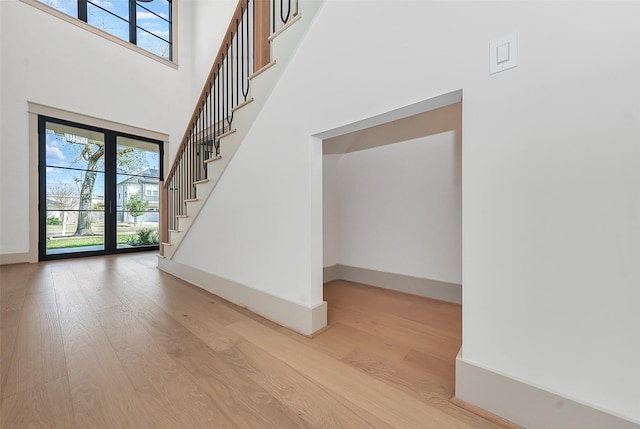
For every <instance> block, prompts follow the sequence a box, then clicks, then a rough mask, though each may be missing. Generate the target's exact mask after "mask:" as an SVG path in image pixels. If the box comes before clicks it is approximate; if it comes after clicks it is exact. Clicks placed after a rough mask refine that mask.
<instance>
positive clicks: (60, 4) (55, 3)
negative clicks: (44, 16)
mask: <svg viewBox="0 0 640 429" xmlns="http://www.w3.org/2000/svg"><path fill="white" fill-rule="evenodd" d="M39 1H40V3H43V4H46V5H47V6H51V7H52V8H54V9H57V10H59V11H60V12H63V13H66V14H67V15H69V16H72V17H74V18H77V17H78V0H39Z"/></svg>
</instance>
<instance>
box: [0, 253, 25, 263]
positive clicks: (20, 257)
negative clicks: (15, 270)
mask: <svg viewBox="0 0 640 429" xmlns="http://www.w3.org/2000/svg"><path fill="white" fill-rule="evenodd" d="M28 262H31V254H30V253H29V252H25V253H1V254H0V265H10V264H24V263H28Z"/></svg>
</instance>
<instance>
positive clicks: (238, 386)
mask: <svg viewBox="0 0 640 429" xmlns="http://www.w3.org/2000/svg"><path fill="white" fill-rule="evenodd" d="M0 297H1V304H2V305H1V320H0V323H1V324H0V335H1V337H0V338H1V349H0V370H1V374H0V375H1V377H2V378H1V379H0V388H1V390H0V398H1V400H2V405H1V413H0V427H2V428H3V429H9V428H39V427H42V428H45V427H46V428H134V429H140V428H275V429H286V428H376V429H382V428H401V429H409V428H495V427H498V426H496V425H494V424H493V423H491V422H489V421H487V420H484V419H482V418H480V417H479V416H477V415H475V414H472V413H470V412H468V411H465V410H463V409H461V408H458V407H457V406H455V405H453V404H452V403H451V402H449V400H448V399H449V398H450V397H451V395H452V394H453V388H454V360H455V355H456V353H457V351H458V349H459V347H460V342H461V308H460V306H457V305H453V304H447V303H443V302H438V301H432V300H429V299H424V298H419V297H413V296H409V295H404V294H400V293H396V292H391V291H386V290H382V289H378V288H372V287H367V286H363V285H358V284H354V283H349V282H342V281H337V282H332V283H330V284H327V285H325V300H326V301H327V302H328V308H329V325H330V327H329V329H328V330H326V331H325V332H324V333H322V334H320V335H318V336H316V337H315V338H313V339H310V338H307V337H304V336H301V335H298V334H296V333H293V332H291V331H289V330H287V329H285V328H282V327H280V326H278V325H276V324H274V323H271V322H269V321H267V320H264V319H262V318H260V317H258V316H256V315H254V314H252V313H250V312H248V311H246V310H244V309H242V308H240V307H237V306H235V305H232V304H230V303H227V302H225V301H224V300H221V299H219V298H217V297H215V296H212V295H210V294H208V293H206V292H204V291H202V290H200V289H198V288H195V287H193V286H190V285H188V284H187V283H185V282H183V281H181V280H179V279H177V278H175V277H172V276H170V275H167V274H165V273H162V272H161V271H159V270H158V269H157V268H156V258H155V255H154V254H150V253H138V254H128V255H119V256H110V257H98V258H83V259H71V260H66V261H55V262H46V263H39V264H32V265H28V264H21V265H10V266H3V267H0Z"/></svg>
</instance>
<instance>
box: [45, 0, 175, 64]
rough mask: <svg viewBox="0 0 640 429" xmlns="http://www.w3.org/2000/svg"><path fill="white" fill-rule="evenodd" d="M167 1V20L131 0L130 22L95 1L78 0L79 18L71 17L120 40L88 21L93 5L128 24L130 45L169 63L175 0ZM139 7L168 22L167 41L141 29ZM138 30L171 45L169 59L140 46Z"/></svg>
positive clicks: (171, 56)
mask: <svg viewBox="0 0 640 429" xmlns="http://www.w3.org/2000/svg"><path fill="white" fill-rule="evenodd" d="M38 1H39V2H40V3H43V4H45V5H48V4H47V3H45V2H44V1H42V0H38ZM165 1H166V2H167V3H168V6H169V8H168V9H169V10H168V15H169V16H168V17H167V18H165V17H163V16H161V15H159V14H158V13H156V12H154V11H153V10H151V9H149V8H148V7H146V6H145V5H144V3H146V2H144V1H140V2H139V1H137V0H129V19H128V20H126V19H124V18H123V17H121V16H119V15H117V14H115V13H113V12H111V11H110V10H108V9H105V8H104V7H102V6H100V4H98V2H96V1H94V0H77V2H78V10H77V18H76V17H75V16H73V15H69V16H71V17H73V18H76V19H78V20H80V21H83V22H85V23H86V24H87V25H90V26H91V27H93V28H95V29H96V30H99V31H103V32H105V33H107V34H109V35H111V36H113V37H117V38H119V37H118V36H116V35H115V34H112V33H110V32H109V31H107V30H104V29H102V28H100V27H96V26H95V25H92V24H91V23H90V22H89V20H88V5H89V4H91V5H92V7H96V8H98V9H100V10H102V11H103V12H105V13H107V14H109V15H111V16H113V17H115V18H116V19H119V20H121V21H123V22H126V23H127V24H128V27H129V40H125V41H126V42H129V43H131V44H133V45H136V46H137V47H138V48H140V49H142V50H144V51H145V52H148V53H150V54H152V55H155V56H157V57H159V58H163V59H165V60H168V61H173V0H165ZM48 6H49V7H52V8H54V9H56V10H59V11H60V12H62V13H65V12H64V11H63V10H61V9H57V8H56V7H55V6H52V5H48ZM138 7H140V8H142V9H144V11H145V12H148V13H151V14H153V15H155V16H156V17H157V18H158V19H161V20H163V21H165V22H166V24H167V25H168V27H169V36H168V39H165V38H163V37H161V36H158V35H157V34H155V33H153V32H151V31H149V30H148V29H147V28H144V27H141V26H139V25H138V22H137V8H138ZM138 30H140V31H143V32H145V33H146V34H148V35H149V36H151V37H155V38H157V39H159V40H161V41H162V42H165V43H167V44H168V45H169V52H168V58H167V57H164V56H162V55H158V54H157V53H155V52H153V51H150V50H148V49H146V48H144V47H142V46H140V45H139V44H138ZM119 39H120V38H119Z"/></svg>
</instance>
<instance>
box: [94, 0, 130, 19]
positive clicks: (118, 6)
mask: <svg viewBox="0 0 640 429" xmlns="http://www.w3.org/2000/svg"><path fill="white" fill-rule="evenodd" d="M93 5H95V6H98V7H97V8H96V7H95V6H93ZM91 7H93V8H94V9H99V8H102V9H105V10H108V11H109V12H111V13H112V14H114V15H117V16H119V17H120V18H122V19H124V20H125V21H129V0H87V8H91ZM87 10H90V9H87Z"/></svg>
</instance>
